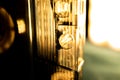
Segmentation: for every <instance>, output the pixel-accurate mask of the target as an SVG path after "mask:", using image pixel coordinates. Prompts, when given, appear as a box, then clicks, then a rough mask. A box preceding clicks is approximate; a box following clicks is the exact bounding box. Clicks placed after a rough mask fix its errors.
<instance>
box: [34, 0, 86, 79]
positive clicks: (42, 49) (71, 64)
mask: <svg viewBox="0 0 120 80" xmlns="http://www.w3.org/2000/svg"><path fill="white" fill-rule="evenodd" d="M35 26H36V43H37V45H36V46H37V54H36V55H38V58H39V59H40V60H44V61H45V62H48V63H49V62H50V63H54V64H56V65H58V66H59V67H60V66H61V67H63V68H65V69H66V70H67V69H68V72H69V70H72V71H73V73H74V72H81V71H82V65H83V63H84V59H83V46H84V44H85V26H86V0H44V1H43V0H35ZM65 69H63V70H65ZM55 70H56V68H55ZM66 70H65V71H63V72H61V71H59V70H58V71H57V72H55V74H53V76H52V75H51V77H52V78H51V79H52V80H53V79H54V76H56V75H59V76H63V75H62V74H64V73H65V74H64V75H66V73H67V72H66ZM69 74H71V75H72V73H71V72H70V73H68V75H69ZM54 80H59V78H55V79H54ZM62 80H64V79H62ZM66 80H67V79H66ZM69 80H72V79H69ZM73 80H74V79H73Z"/></svg>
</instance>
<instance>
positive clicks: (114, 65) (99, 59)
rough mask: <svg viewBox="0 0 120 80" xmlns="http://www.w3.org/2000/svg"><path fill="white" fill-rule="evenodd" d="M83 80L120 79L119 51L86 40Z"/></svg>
mask: <svg viewBox="0 0 120 80" xmlns="http://www.w3.org/2000/svg"><path fill="white" fill-rule="evenodd" d="M84 60H85V63H84V66H83V80H120V52H116V51H113V50H111V49H107V48H103V47H98V46H95V45H92V44H91V43H90V42H88V41H87V42H86V44H85V47H84Z"/></svg>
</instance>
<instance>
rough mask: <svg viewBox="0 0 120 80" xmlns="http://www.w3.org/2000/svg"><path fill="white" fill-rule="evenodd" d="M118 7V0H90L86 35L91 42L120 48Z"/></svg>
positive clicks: (119, 12)
mask: <svg viewBox="0 0 120 80" xmlns="http://www.w3.org/2000/svg"><path fill="white" fill-rule="evenodd" d="M118 7H120V6H119V2H118V0H114V1H113V0H90V6H89V30H88V31H89V34H88V37H89V40H90V41H91V42H92V43H94V44H96V45H98V44H101V45H105V44H107V47H111V48H113V49H117V50H120V36H119V34H120V31H119V30H120V28H119V26H120V24H119V19H120V16H119V14H120V11H118ZM104 43H105V44H104ZM105 46H106V45H105Z"/></svg>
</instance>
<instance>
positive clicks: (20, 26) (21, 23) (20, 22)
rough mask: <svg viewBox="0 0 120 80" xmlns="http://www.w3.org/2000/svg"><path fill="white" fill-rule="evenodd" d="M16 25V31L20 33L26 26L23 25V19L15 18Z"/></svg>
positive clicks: (23, 31) (24, 30)
mask: <svg viewBox="0 0 120 80" xmlns="http://www.w3.org/2000/svg"><path fill="white" fill-rule="evenodd" d="M17 25H18V33H19V34H22V33H25V32H26V26H25V21H24V20H23V19H18V20H17Z"/></svg>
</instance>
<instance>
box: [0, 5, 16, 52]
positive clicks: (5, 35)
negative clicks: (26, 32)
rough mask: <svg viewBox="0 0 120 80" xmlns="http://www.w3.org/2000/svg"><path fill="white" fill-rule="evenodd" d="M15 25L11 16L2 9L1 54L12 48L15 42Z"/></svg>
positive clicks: (0, 9)
mask: <svg viewBox="0 0 120 80" xmlns="http://www.w3.org/2000/svg"><path fill="white" fill-rule="evenodd" d="M14 38H15V31H14V23H13V20H12V17H11V16H10V14H9V13H8V12H7V11H6V10H5V9H4V8H2V7H0V54H2V53H3V52H4V51H6V50H7V49H9V48H10V46H11V45H12V43H13V42H14Z"/></svg>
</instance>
